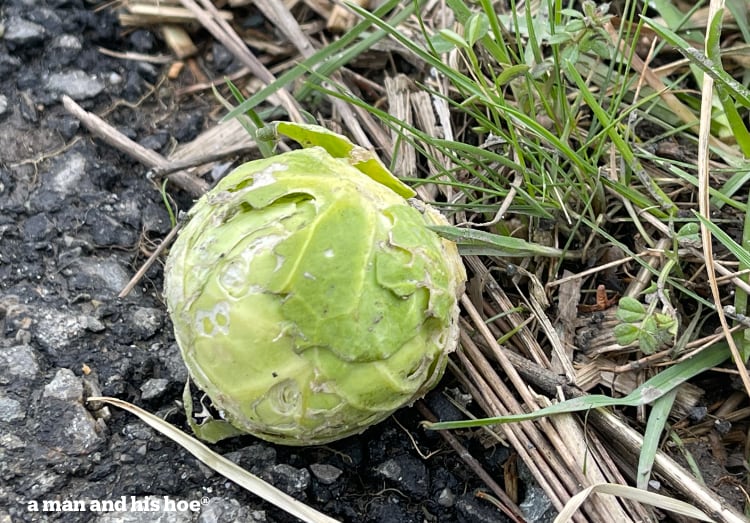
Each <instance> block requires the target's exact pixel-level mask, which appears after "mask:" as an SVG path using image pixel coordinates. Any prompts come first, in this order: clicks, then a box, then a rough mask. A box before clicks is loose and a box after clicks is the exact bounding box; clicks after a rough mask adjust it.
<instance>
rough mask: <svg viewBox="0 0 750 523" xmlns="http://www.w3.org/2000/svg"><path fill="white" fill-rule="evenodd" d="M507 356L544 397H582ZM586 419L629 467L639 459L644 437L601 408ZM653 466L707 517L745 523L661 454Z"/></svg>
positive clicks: (538, 369)
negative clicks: (637, 457) (559, 393)
mask: <svg viewBox="0 0 750 523" xmlns="http://www.w3.org/2000/svg"><path fill="white" fill-rule="evenodd" d="M506 355H507V356H509V359H512V360H513V364H514V365H517V366H518V369H519V372H520V373H521V374H522V375H523V376H524V377H525V378H526V379H527V380H528V381H529V382H530V384H531V385H533V386H536V387H538V388H539V389H541V390H543V391H544V392H546V393H547V394H549V395H554V394H555V393H556V390H557V389H558V388H561V389H562V390H563V393H564V394H565V396H566V397H567V398H574V397H578V396H582V395H583V393H582V392H581V391H580V390H578V389H577V388H575V387H571V386H569V385H560V383H559V382H560V377H559V376H557V375H555V374H554V373H552V372H550V371H549V370H547V369H543V368H541V367H539V366H538V365H535V364H534V363H533V362H530V361H528V360H526V359H525V358H522V357H520V356H518V355H514V354H512V353H510V352H507V351H506ZM588 419H589V421H590V422H591V423H592V425H594V426H595V427H596V428H597V429H598V430H599V431H600V432H601V433H602V435H603V437H604V438H605V441H607V442H608V444H609V445H612V446H614V447H616V448H617V449H618V454H621V457H622V458H623V459H625V462H626V463H628V465H629V466H630V465H632V463H631V462H632V460H633V459H635V456H638V454H639V453H640V449H641V447H642V446H643V436H641V435H640V434H638V433H637V432H636V431H635V430H633V429H631V428H630V427H627V426H626V425H625V424H624V423H622V421H620V420H619V419H618V418H617V417H616V416H615V415H613V414H611V413H610V412H608V411H606V410H603V409H595V410H592V411H590V413H589V417H588ZM655 467H656V472H657V473H658V474H660V475H661V476H663V477H665V478H666V479H668V480H669V481H671V482H672V483H670V485H673V486H674V487H675V488H676V489H677V490H678V491H680V492H681V493H682V494H683V495H684V496H685V497H686V498H688V499H694V498H695V497H696V496H697V498H696V499H698V500H699V501H700V503H699V504H698V503H697V504H696V505H697V506H698V507H699V508H700V509H701V510H703V511H705V512H706V513H708V514H709V515H712V517H716V518H717V519H719V520H721V521H726V522H731V523H735V522H736V523H739V522H740V521H746V520H745V519H744V518H743V517H742V516H740V515H739V514H738V513H737V512H736V511H734V510H733V509H732V508H731V507H728V506H725V505H726V504H725V503H724V501H723V499H722V498H720V497H719V496H718V495H716V494H714V493H713V492H712V491H710V490H709V489H708V488H706V487H705V486H703V485H700V484H699V483H698V482H697V481H696V480H695V478H693V477H692V476H691V475H690V474H689V473H688V472H687V471H685V470H684V469H683V468H682V467H680V466H679V465H678V464H677V463H675V462H674V460H672V459H671V458H670V457H669V456H667V455H666V454H665V453H664V452H663V451H658V453H657V456H656V461H655ZM717 514H718V515H720V517H719V516H717Z"/></svg>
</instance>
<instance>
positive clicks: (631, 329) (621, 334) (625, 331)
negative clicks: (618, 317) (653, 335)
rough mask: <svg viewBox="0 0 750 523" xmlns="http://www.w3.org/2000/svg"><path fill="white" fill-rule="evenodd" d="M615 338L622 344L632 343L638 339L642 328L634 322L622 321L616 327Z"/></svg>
mask: <svg viewBox="0 0 750 523" xmlns="http://www.w3.org/2000/svg"><path fill="white" fill-rule="evenodd" d="M613 332H614V334H615V339H616V340H617V343H619V344H620V345H630V344H631V343H633V342H634V341H636V340H637V339H638V335H639V334H640V332H641V331H640V329H639V328H638V327H637V326H635V325H633V324H632V323H621V324H619V325H617V326H615V328H614V331H613Z"/></svg>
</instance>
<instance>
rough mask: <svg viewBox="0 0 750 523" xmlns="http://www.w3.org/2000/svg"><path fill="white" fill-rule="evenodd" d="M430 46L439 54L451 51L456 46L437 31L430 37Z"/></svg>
mask: <svg viewBox="0 0 750 523" xmlns="http://www.w3.org/2000/svg"><path fill="white" fill-rule="evenodd" d="M430 46H431V47H432V48H433V49H434V50H435V52H436V53H437V54H443V53H449V52H451V51H453V50H454V49H455V48H456V46H455V44H454V43H453V42H451V41H449V40H446V39H445V38H444V37H443V36H442V35H441V34H439V33H436V34H434V35H432V36H431V37H430Z"/></svg>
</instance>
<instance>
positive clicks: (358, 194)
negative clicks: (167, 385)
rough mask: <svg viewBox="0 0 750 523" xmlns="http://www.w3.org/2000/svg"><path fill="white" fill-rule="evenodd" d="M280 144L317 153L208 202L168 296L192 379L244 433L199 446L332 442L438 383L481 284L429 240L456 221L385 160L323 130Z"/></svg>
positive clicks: (243, 181) (192, 224)
mask: <svg viewBox="0 0 750 523" xmlns="http://www.w3.org/2000/svg"><path fill="white" fill-rule="evenodd" d="M265 133H266V134H261V137H265V138H267V139H275V138H277V137H278V135H279V134H280V133H281V134H287V135H290V136H291V137H292V138H294V139H296V140H298V141H299V142H300V143H302V145H304V146H306V147H309V148H307V149H302V150H297V151H292V152H288V153H284V154H280V155H278V156H274V157H271V158H267V159H263V160H256V161H252V162H249V163H246V164H244V165H242V166H240V167H239V168H238V169H236V170H235V171H233V172H232V173H230V174H229V175H228V176H227V177H226V178H224V179H223V180H221V182H219V184H218V185H217V186H216V187H215V188H214V189H213V190H212V191H211V192H209V193H208V194H206V195H205V196H203V197H202V198H201V199H200V200H199V201H198V202H197V203H196V205H195V206H194V207H193V209H192V210H191V211H190V215H189V218H190V219H189V221H188V222H187V224H186V225H185V226H184V228H183V229H182V231H181V233H180V235H179V237H178V239H177V241H176V242H175V244H174V246H173V247H172V249H171V252H170V255H169V259H168V260H167V265H166V269H165V295H166V299H167V304H168V307H169V312H170V315H171V318H172V322H173V323H174V329H175V337H176V338H177V342H178V344H179V346H180V348H181V351H182V355H183V358H184V360H185V362H186V364H187V367H188V369H189V371H190V375H191V377H192V379H193V381H194V382H195V384H196V385H197V386H198V387H199V388H200V389H202V390H203V391H205V393H206V394H207V395H208V396H209V397H210V398H211V401H212V404H213V406H214V407H215V408H216V409H218V410H219V411H220V412H221V414H222V416H223V418H224V419H225V420H227V421H228V422H229V423H231V425H232V426H233V427H234V428H229V427H227V428H228V429H229V430H218V431H216V430H215V427H213V429H212V430H209V431H204V434H203V435H202V434H201V433H200V428H201V427H206V428H207V427H208V426H209V425H208V424H205V425H197V424H195V425H194V429H197V432H198V433H199V435H202V436H203V437H205V438H208V439H211V440H214V441H216V440H218V439H221V438H222V437H226V436H227V435H232V434H236V433H237V430H236V429H240V430H241V431H244V432H248V433H250V434H253V435H255V436H257V437H259V438H263V439H265V440H268V441H274V442H277V443H282V444H287V445H315V444H323V443H327V442H330V441H333V440H337V439H340V438H343V437H346V436H349V435H351V434H355V433H359V432H362V431H363V430H364V429H366V428H367V427H369V426H370V425H373V424H375V423H377V422H379V421H381V420H383V419H385V418H386V417H387V416H389V415H390V414H391V413H392V412H393V411H395V410H396V409H398V408H400V407H402V406H404V405H407V404H410V403H412V402H413V401H414V400H416V399H418V398H420V397H421V396H423V395H424V394H425V393H427V391H429V390H430V389H431V388H432V387H433V386H435V385H436V384H437V382H438V381H439V380H440V377H441V376H442V374H443V371H444V369H445V365H446V362H447V357H448V354H449V353H450V352H452V351H453V350H454V349H455V347H456V343H457V335H458V325H457V321H458V304H457V300H458V297H460V295H461V294H462V293H463V290H464V283H465V279H466V274H465V271H464V268H463V265H462V263H461V260H460V258H459V255H458V252H457V249H456V247H455V245H454V244H453V243H452V242H449V241H447V240H444V239H442V238H440V237H439V236H437V235H436V234H435V233H434V232H432V231H431V230H430V229H429V228H428V227H429V226H431V225H444V224H446V223H447V222H446V221H445V219H444V218H443V217H442V215H440V213H438V212H437V211H436V210H434V209H432V208H431V207H429V206H428V205H426V204H424V203H421V202H418V201H415V200H407V199H405V196H410V195H413V192H412V191H411V189H409V188H408V187H407V186H405V185H403V184H402V183H401V182H400V181H398V179H396V178H395V177H394V176H393V175H392V174H391V173H390V172H388V170H387V169H386V168H385V167H384V166H383V165H382V163H380V161H379V160H377V158H376V157H375V156H374V155H372V154H371V153H369V152H368V151H366V150H364V149H362V148H360V147H357V146H355V145H353V144H352V143H351V142H349V141H348V140H346V139H345V138H343V137H341V136H339V135H336V134H334V133H332V132H330V131H327V130H325V129H323V128H321V127H317V126H310V125H295V124H289V123H277V124H275V126H273V127H272V128H271V129H270V132H269V131H265ZM321 146H322V147H321ZM376 180H377V181H376ZM186 404H187V405H188V407H190V405H191V402H190V401H188V402H186ZM189 417H190V416H189Z"/></svg>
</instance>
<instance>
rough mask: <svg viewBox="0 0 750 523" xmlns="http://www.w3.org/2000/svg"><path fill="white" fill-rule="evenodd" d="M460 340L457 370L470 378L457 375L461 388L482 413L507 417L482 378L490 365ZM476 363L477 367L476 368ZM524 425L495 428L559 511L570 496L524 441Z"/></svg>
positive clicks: (505, 410) (471, 344)
mask: <svg viewBox="0 0 750 523" xmlns="http://www.w3.org/2000/svg"><path fill="white" fill-rule="evenodd" d="M461 340H462V341H461V345H462V350H461V351H458V357H459V359H460V361H461V365H460V367H461V368H463V369H465V370H466V371H467V372H468V374H469V376H465V375H463V374H457V376H458V377H459V379H461V380H462V381H463V382H464V385H469V387H468V389H469V390H471V391H472V397H474V398H475V399H477V401H479V402H480V407H481V408H482V410H484V411H485V412H487V413H488V414H489V415H502V414H507V413H508V410H507V409H506V408H505V406H503V405H502V404H501V403H500V399H499V398H498V397H497V396H496V395H495V393H494V392H493V391H492V390H491V388H490V385H489V384H488V383H486V381H485V379H484V376H486V375H487V374H486V373H487V372H488V371H487V368H484V369H482V368H481V367H489V368H490V369H491V366H490V365H489V362H487V360H485V359H483V358H481V357H477V354H478V351H476V352H475V351H474V349H475V348H476V346H475V345H474V344H473V342H472V341H471V339H470V338H468V336H465V335H464V334H463V333H462V335H461ZM475 364H476V365H478V366H475ZM489 372H491V370H490V371H489ZM477 393H478V395H477ZM523 423H526V422H523ZM523 423H519V424H510V425H500V426H499V427H497V430H499V431H500V432H502V434H503V435H504V436H505V438H506V439H507V440H508V441H509V442H510V444H511V446H512V447H513V449H514V450H515V451H516V452H517V453H518V455H519V456H520V457H521V460H523V462H524V463H525V464H526V466H527V467H528V469H529V471H531V475H532V476H533V477H534V478H535V479H536V481H537V483H539V486H540V487H542V489H543V490H544V492H545V493H546V494H547V496H548V497H549V498H550V501H551V502H552V504H553V505H554V507H555V509H556V510H558V511H559V510H562V507H563V506H564V505H565V502H566V501H567V500H568V498H569V497H570V496H569V494H568V493H567V492H566V490H565V487H564V486H563V485H562V483H560V481H559V478H558V477H557V475H556V474H554V473H553V472H552V471H551V470H550V469H549V467H548V465H547V462H546V460H544V459H543V458H542V457H541V456H540V455H539V453H538V450H537V449H536V447H534V445H533V444H531V442H529V441H528V439H527V438H526V435H525V433H524V431H523V427H522V426H521V425H522V424H523Z"/></svg>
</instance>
